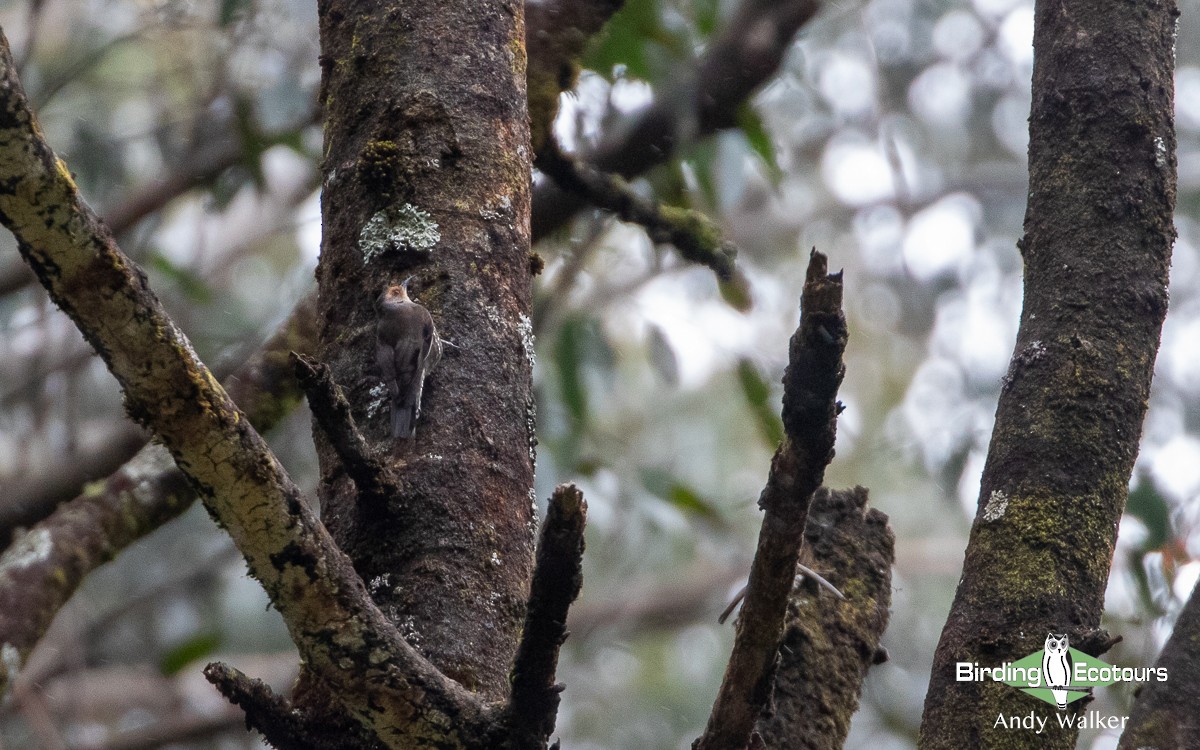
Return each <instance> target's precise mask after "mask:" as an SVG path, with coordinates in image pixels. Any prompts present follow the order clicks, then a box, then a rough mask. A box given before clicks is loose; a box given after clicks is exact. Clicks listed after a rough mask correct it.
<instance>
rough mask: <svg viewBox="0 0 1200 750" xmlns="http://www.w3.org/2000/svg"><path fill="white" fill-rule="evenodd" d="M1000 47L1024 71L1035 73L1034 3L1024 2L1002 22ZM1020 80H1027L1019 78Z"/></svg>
mask: <svg viewBox="0 0 1200 750" xmlns="http://www.w3.org/2000/svg"><path fill="white" fill-rule="evenodd" d="M999 46H1000V49H1001V50H1003V51H1004V55H1005V57H1007V58H1008V59H1009V60H1011V61H1012V62H1013V64H1014V65H1016V66H1017V67H1018V68H1020V69H1021V70H1022V71H1028V74H1032V73H1033V4H1032V3H1022V4H1021V5H1020V7H1017V8H1014V9H1013V11H1012V12H1011V13H1009V14H1008V17H1006V18H1005V19H1004V21H1003V23H1001V24H1000V44H999ZM1018 80H1025V78H1019V79H1018Z"/></svg>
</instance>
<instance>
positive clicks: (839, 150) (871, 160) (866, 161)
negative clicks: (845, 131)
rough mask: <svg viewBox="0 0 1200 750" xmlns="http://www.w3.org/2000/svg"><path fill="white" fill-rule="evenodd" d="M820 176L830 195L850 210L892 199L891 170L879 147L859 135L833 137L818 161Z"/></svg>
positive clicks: (893, 189)
mask: <svg viewBox="0 0 1200 750" xmlns="http://www.w3.org/2000/svg"><path fill="white" fill-rule="evenodd" d="M821 174H822V175H823V176H824V178H825V184H827V185H828V186H829V189H830V190H831V191H833V194H834V195H835V196H836V197H837V198H838V200H840V201H842V202H843V203H846V204H848V205H851V206H865V205H867V204H869V203H877V202H879V201H882V200H886V199H889V198H892V197H893V195H894V194H895V187H894V182H893V178H892V169H891V167H890V166H889V165H888V162H887V159H886V158H885V157H884V155H883V152H882V151H881V150H880V148H879V146H878V145H877V144H875V143H873V142H869V141H867V140H865V139H864V138H863V137H862V136H860V135H851V136H849V137H840V138H839V137H837V136H835V137H834V138H833V139H831V140H830V143H829V145H828V146H827V147H826V149H825V155H824V157H823V158H822V159H821Z"/></svg>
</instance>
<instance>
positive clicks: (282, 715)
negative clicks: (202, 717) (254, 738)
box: [204, 662, 327, 750]
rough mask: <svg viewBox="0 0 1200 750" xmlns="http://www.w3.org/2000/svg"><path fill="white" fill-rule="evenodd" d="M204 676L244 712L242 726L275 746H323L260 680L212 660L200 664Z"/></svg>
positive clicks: (294, 749)
mask: <svg viewBox="0 0 1200 750" xmlns="http://www.w3.org/2000/svg"><path fill="white" fill-rule="evenodd" d="M204 679H206V680H208V681H209V682H211V683H212V684H213V687H215V688H216V689H217V691H218V692H219V693H220V694H221V695H223V696H225V698H226V699H227V700H228V701H229V702H230V703H232V704H233V705H235V706H237V707H238V708H240V709H242V711H244V712H245V713H246V727H247V728H249V729H255V730H257V731H258V732H259V733H261V734H262V736H263V738H264V739H266V741H267V742H269V743H270V744H271V747H273V748H275V750H323V748H324V747H327V745H325V744H324V743H321V742H319V741H318V742H314V741H313V740H314V738H313V737H312V736H311V733H310V732H309V731H308V727H307V726H306V723H305V722H304V721H303V719H302V718H301V717H300V715H299V713H298V712H296V711H294V710H293V708H292V704H291V703H290V702H289V701H288V700H287V699H286V698H284V697H283V696H282V695H279V694H278V693H276V692H275V691H273V690H271V688H270V687H269V686H268V685H267V684H266V683H265V682H263V681H262V680H256V679H252V678H250V677H247V676H246V675H245V674H242V672H240V671H239V670H237V669H234V668H233V667H231V666H229V665H227V664H222V663H220V662H213V663H211V664H209V665H208V666H207V667H205V668H204Z"/></svg>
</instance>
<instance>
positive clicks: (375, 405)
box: [367, 383, 388, 419]
mask: <svg viewBox="0 0 1200 750" xmlns="http://www.w3.org/2000/svg"><path fill="white" fill-rule="evenodd" d="M367 395H369V396H370V397H371V400H370V401H368V402H367V418H368V419H374V418H375V415H376V414H379V413H380V412H382V411H383V409H384V407H386V406H387V405H388V390H387V386H386V385H384V384H383V383H376V384H375V385H374V386H373V387H372V388H371V390H369V391H367Z"/></svg>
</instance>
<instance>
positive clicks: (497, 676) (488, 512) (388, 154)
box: [300, 0, 534, 708]
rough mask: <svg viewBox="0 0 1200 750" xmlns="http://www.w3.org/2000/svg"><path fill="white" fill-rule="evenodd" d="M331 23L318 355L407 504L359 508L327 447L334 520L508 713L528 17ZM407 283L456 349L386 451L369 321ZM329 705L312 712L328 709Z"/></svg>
mask: <svg viewBox="0 0 1200 750" xmlns="http://www.w3.org/2000/svg"><path fill="white" fill-rule="evenodd" d="M319 12H320V33H321V52H322V57H321V62H322V72H323V79H322V102H323V104H324V107H325V112H326V128H325V146H324V154H325V162H324V165H323V170H324V191H323V193H322V220H323V223H324V239H323V244H322V251H321V260H320V263H319V265H318V268H317V279H318V283H319V289H320V308H319V317H320V348H319V356H320V358H321V359H322V360H323V361H324V362H326V363H327V364H329V366H330V367H331V369H332V372H333V376H334V379H335V380H336V381H337V382H338V383H339V384H340V385H341V387H342V388H343V389H344V390H345V393H346V395H347V398H348V399H349V401H350V403H351V404H352V405H353V414H354V418H355V420H356V421H357V422H358V424H359V426H360V428H361V429H362V432H363V434H364V436H365V437H366V439H367V441H368V443H369V445H370V446H371V447H372V449H373V450H374V451H375V453H376V455H379V456H381V457H384V458H385V460H386V462H387V463H388V464H389V465H390V466H391V467H392V468H393V469H394V470H395V471H396V473H397V475H398V476H399V477H400V481H401V483H402V487H403V490H402V492H401V494H400V496H399V497H394V498H392V499H391V500H390V501H389V502H387V503H376V504H372V505H371V506H370V507H365V505H364V503H363V502H360V500H359V498H358V496H357V494H356V491H355V488H354V485H353V484H352V482H351V481H350V480H349V479H348V478H347V476H346V474H345V473H344V471H342V469H341V467H340V465H339V462H338V459H337V456H336V455H335V454H334V452H333V450H332V448H331V446H330V444H329V442H328V440H327V439H326V438H325V437H324V436H323V435H322V433H321V431H320V430H315V433H316V442H317V446H318V455H319V457H320V465H321V484H320V499H321V504H322V510H323V519H324V521H325V524H326V525H327V526H328V527H329V529H330V531H331V532H332V533H333V535H334V538H335V539H336V540H337V542H338V544H339V545H340V546H341V547H342V548H343V549H344V550H345V551H346V552H347V553H348V554H349V555H350V557H351V558H352V559H353V561H354V565H355V567H356V569H357V570H358V572H359V574H360V575H361V576H362V578H363V580H364V581H366V582H367V584H368V587H369V589H370V591H371V593H372V596H373V597H374V599H375V601H376V603H377V604H378V605H379V607H380V608H381V609H382V610H383V611H384V613H385V614H386V615H387V616H388V618H389V619H391V620H392V621H393V622H394V623H395V624H396V625H397V626H398V627H399V628H400V630H401V632H402V633H403V634H404V636H405V638H406V639H408V641H409V642H410V643H412V644H413V645H414V646H415V647H416V648H417V649H418V650H420V651H421V653H423V654H424V655H425V656H426V657H427V658H428V659H429V660H430V661H431V662H432V663H433V664H434V665H435V666H436V667H438V668H439V669H440V670H442V672H444V673H445V674H446V675H447V676H449V677H451V678H453V679H455V680H457V681H458V682H459V683H461V684H462V685H463V686H464V687H466V688H467V689H469V690H472V691H477V692H478V693H480V694H482V696H483V697H485V698H486V699H488V700H500V699H502V698H504V697H505V695H506V693H507V678H508V670H509V668H510V665H511V662H512V656H513V652H514V650H515V647H516V641H517V636H518V634H519V629H520V625H521V622H522V617H523V615H524V609H525V600H526V596H527V593H528V585H529V584H528V581H529V575H530V569H531V565H532V546H533V533H534V518H533V516H534V508H533V503H532V486H533V461H534V450H533V449H534V434H533V427H534V421H533V397H532V386H531V372H532V359H533V342H532V332H531V327H530V322H529V317H528V315H529V309H530V297H531V291H530V290H531V272H530V261H529V203H530V174H531V171H530V170H531V167H530V153H529V143H528V142H529V127H528V116H527V114H526V102H525V49H524V44H523V8H522V4H521V3H520V2H517V1H516V0H505V1H503V2H486V3H481V2H478V1H477V0H452V1H451V2H438V3H420V2H402V3H385V2H361V1H359V0H355V1H354V2H345V1H338V0H326V1H324V2H321V3H320V6H319ZM409 275H414V276H415V278H414V279H413V281H412V284H411V285H410V291H411V292H412V294H413V297H414V298H415V299H416V301H417V302H419V303H421V304H423V305H424V306H425V307H427V308H428V309H429V310H430V311H431V313H432V314H433V317H434V319H435V321H436V324H437V327H438V330H439V333H440V334H441V336H442V337H443V338H444V339H446V340H448V341H451V342H453V344H454V346H453V347H452V346H447V347H446V353H445V356H444V357H443V358H442V361H441V364H440V365H439V367H438V369H436V370H434V371H433V373H432V374H431V376H430V377H429V379H428V380H427V381H426V387H425V394H424V399H423V408H422V416H421V419H420V421H419V422H418V424H417V434H416V438H415V439H412V440H405V439H397V440H393V439H392V437H391V433H390V428H389V425H390V419H389V413H388V405H387V397H386V389H385V388H384V387H383V385H382V379H381V377H380V375H381V374H380V373H379V372H378V371H377V370H376V367H375V364H374V363H375V355H374V352H375V323H376V317H375V312H374V310H373V306H372V303H373V302H374V300H375V298H376V296H378V295H379V293H380V292H381V291H382V289H383V288H384V287H385V286H386V285H387V284H389V283H399V282H400V281H402V280H404V279H405V278H406V277H408V276H409ZM308 687H309V688H311V685H310V686H308ZM319 692H320V691H319V690H318V691H315V692H314V691H311V690H309V689H307V688H306V689H303V690H301V691H300V695H301V696H303V701H307V702H308V704H309V706H310V707H311V708H315V707H316V706H315V704H316V703H319V698H318V697H317V694H319Z"/></svg>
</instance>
